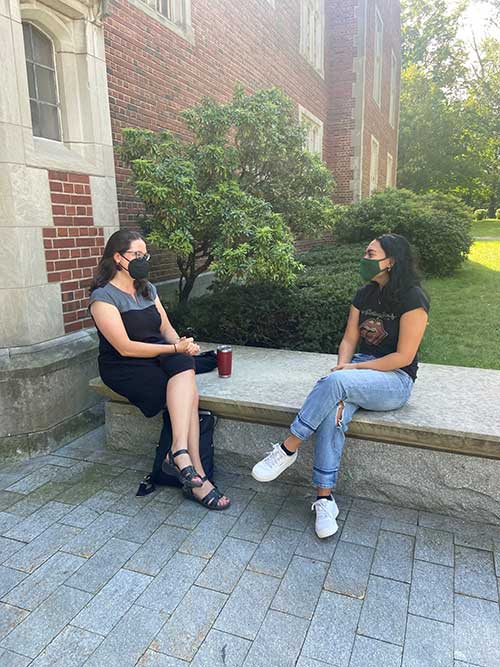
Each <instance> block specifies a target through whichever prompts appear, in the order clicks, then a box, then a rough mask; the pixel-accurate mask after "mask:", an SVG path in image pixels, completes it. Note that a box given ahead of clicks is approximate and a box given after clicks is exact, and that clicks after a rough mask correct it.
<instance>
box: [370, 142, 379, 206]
mask: <svg viewBox="0 0 500 667" xmlns="http://www.w3.org/2000/svg"><path fill="white" fill-rule="evenodd" d="M379 153H380V144H379V142H378V139H376V138H375V137H374V136H373V134H372V135H371V141H370V195H372V194H373V193H374V192H376V191H377V188H378V170H379Z"/></svg>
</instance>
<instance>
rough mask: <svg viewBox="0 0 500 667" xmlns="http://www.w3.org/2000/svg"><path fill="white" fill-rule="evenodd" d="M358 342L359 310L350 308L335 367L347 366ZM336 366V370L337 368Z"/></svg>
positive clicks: (353, 307)
mask: <svg viewBox="0 0 500 667" xmlns="http://www.w3.org/2000/svg"><path fill="white" fill-rule="evenodd" d="M358 342H359V310H358V309H357V308H356V307H355V306H351V309H350V310H349V318H348V320H347V325H346V328H345V331H344V336H343V338H342V341H341V343H340V345H339V354H338V361H337V366H341V365H344V364H348V363H349V362H350V361H351V359H352V357H353V355H354V352H355V351H356V348H357V347H358ZM337 366H336V368H337Z"/></svg>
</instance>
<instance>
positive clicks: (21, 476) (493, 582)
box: [0, 431, 500, 667]
mask: <svg viewBox="0 0 500 667" xmlns="http://www.w3.org/2000/svg"><path fill="white" fill-rule="evenodd" d="M100 434H102V431H99V432H97V433H96V434H94V435H92V434H90V435H87V436H84V437H83V438H81V439H79V440H77V441H75V442H73V443H70V444H69V445H66V446H65V447H63V448H61V449H60V450H58V451H56V452H53V453H52V454H51V455H48V456H44V457H39V458H37V459H31V460H30V461H26V462H18V463H16V464H14V465H6V466H4V469H3V470H2V468H1V467H0V666H1V667H80V665H82V666H84V665H85V667H104V666H105V667H186V666H187V665H192V666H193V667H205V666H207V667H208V666H210V667H281V666H283V667H288V666H290V667H291V666H292V665H294V666H295V667H499V665H500V607H499V602H498V601H499V585H500V527H498V526H487V525H482V524H477V523H472V522H469V521H467V519H466V518H465V517H464V518H457V517H449V516H444V515H439V514H432V513H430V512H419V511H417V510H416V509H415V508H411V507H409V508H404V507H393V506H391V505H388V504H384V503H380V502H373V501H370V500H366V499H359V498H348V497H343V496H340V495H337V496H336V497H337V500H338V503H339V507H340V510H341V512H340V515H339V531H338V532H337V534H336V535H335V536H333V537H332V538H330V539H327V540H319V539H318V538H317V537H316V535H315V534H314V515H313V513H312V512H311V501H312V500H313V498H312V497H311V493H310V489H308V488H303V487H297V486H295V487H293V486H289V485H287V484H286V483H283V482H281V481H277V482H275V483H271V484H266V485H263V484H259V483H257V482H255V480H253V479H251V478H250V477H246V476H244V475H241V474H235V473H225V472H224V471H222V472H221V475H220V477H221V479H222V481H223V482H224V483H223V484H222V481H221V486H222V488H225V489H227V491H228V494H229V495H230V496H231V497H232V499H233V505H232V506H231V508H230V510H229V511H227V512H224V513H214V512H209V511H208V510H207V509H205V508H203V507H201V506H200V505H197V504H195V503H193V502H190V501H188V500H186V499H184V498H183V496H182V494H181V492H180V490H179V489H172V488H163V489H159V490H158V491H157V492H155V493H153V494H151V495H149V496H146V497H144V498H140V497H139V498H138V497H136V496H135V490H136V488H137V484H138V481H139V480H140V479H141V477H142V475H143V474H144V473H143V472H142V471H144V470H148V468H149V465H150V461H148V460H144V459H140V458H138V457H137V456H135V455H130V454H124V455H122V454H120V453H116V455H115V453H112V452H109V451H107V450H106V449H105V448H104V446H103V442H102V440H101V438H102V435H100Z"/></svg>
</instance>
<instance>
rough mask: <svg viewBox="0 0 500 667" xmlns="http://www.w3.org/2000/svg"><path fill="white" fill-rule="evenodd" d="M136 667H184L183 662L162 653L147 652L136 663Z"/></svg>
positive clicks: (184, 663)
mask: <svg viewBox="0 0 500 667" xmlns="http://www.w3.org/2000/svg"><path fill="white" fill-rule="evenodd" d="M136 667H186V662H185V661H184V660H179V659H178V658H172V656H170V655H165V654H164V653H157V652H156V651H151V650H148V651H146V652H145V653H144V655H143V656H142V658H141V659H140V660H139V662H138V663H137V665H136Z"/></svg>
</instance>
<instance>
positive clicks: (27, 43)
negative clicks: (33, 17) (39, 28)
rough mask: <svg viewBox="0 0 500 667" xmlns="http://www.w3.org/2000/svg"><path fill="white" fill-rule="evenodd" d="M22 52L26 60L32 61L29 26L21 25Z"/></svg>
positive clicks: (27, 24)
mask: <svg viewBox="0 0 500 667" xmlns="http://www.w3.org/2000/svg"><path fill="white" fill-rule="evenodd" d="M23 37H24V51H25V53H26V58H29V59H30V60H33V50H32V48H31V25H30V24H29V23H23Z"/></svg>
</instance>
